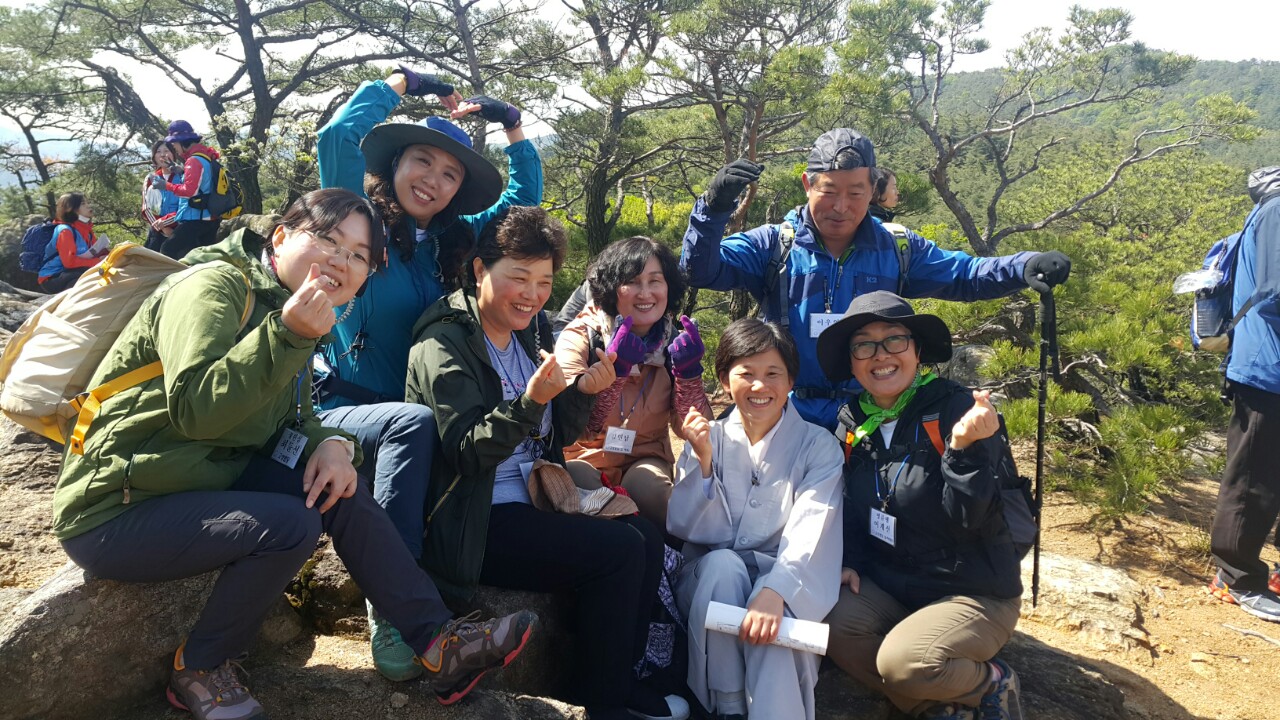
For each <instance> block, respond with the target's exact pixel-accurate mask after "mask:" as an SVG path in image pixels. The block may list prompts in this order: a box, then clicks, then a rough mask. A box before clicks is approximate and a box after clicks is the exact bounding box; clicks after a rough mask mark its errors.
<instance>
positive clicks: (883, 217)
mask: <svg viewBox="0 0 1280 720" xmlns="http://www.w3.org/2000/svg"><path fill="white" fill-rule="evenodd" d="M899 200H901V197H900V196H899V195H898V175H897V173H895V172H894V171H892V170H890V169H889V168H876V185H875V189H873V190H872V192H871V205H870V206H869V207H868V208H867V213H868V214H870V215H871V217H873V218H875V219H877V220H879V221H880V222H882V223H887V222H893V216H894V213H893V209H894V208H896V207H898V202H899Z"/></svg>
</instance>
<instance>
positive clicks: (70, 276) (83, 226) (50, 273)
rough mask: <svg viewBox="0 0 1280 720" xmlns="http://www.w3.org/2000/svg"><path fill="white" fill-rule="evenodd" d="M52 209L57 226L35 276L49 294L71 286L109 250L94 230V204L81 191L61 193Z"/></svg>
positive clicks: (108, 245)
mask: <svg viewBox="0 0 1280 720" xmlns="http://www.w3.org/2000/svg"><path fill="white" fill-rule="evenodd" d="M55 208H56V209H55V212H54V215H55V216H56V217H57V221H58V223H59V225H58V227H57V228H55V229H54V234H53V239H52V240H50V241H49V247H48V248H47V249H46V250H45V261H44V265H42V266H40V272H39V273H38V274H37V276H36V280H37V282H39V283H40V289H41V290H43V291H45V292H47V293H49V294H53V293H57V292H62V291H63V290H66V289H67V288H69V287H71V286H72V285H73V284H74V283H75V281H76V280H78V279H79V278H80V276H81V275H83V274H84V271H85V270H88V269H89V268H91V267H93V266H94V265H97V264H98V261H99V260H101V259H102V258H103V257H104V256H105V255H106V254H107V252H108V251H109V250H110V249H111V244H110V242H108V240H107V238H106V236H105V235H102V236H99V235H98V234H96V233H95V232H94V231H93V205H92V204H90V203H89V200H88V198H86V197H85V196H84V195H83V194H82V193H77V192H73V193H66V194H64V195H62V196H61V197H59V198H58V203H57V205H56V206H55Z"/></svg>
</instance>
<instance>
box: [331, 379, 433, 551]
mask: <svg viewBox="0 0 1280 720" xmlns="http://www.w3.org/2000/svg"><path fill="white" fill-rule="evenodd" d="M316 415H317V417H319V418H320V422H321V423H323V424H324V425H325V427H331V428H338V429H340V430H345V431H347V432H349V433H351V434H352V435H355V436H356V438H358V439H359V440H360V447H361V448H362V449H363V450H364V464H363V465H361V466H360V468H359V470H360V474H361V475H364V476H365V477H371V478H373V499H374V500H377V501H378V504H379V505H381V506H382V507H383V508H384V509H386V511H387V515H388V516H390V517H391V522H392V523H394V524H395V526H396V530H398V531H399V532H400V537H401V538H403V539H404V544H405V547H407V548H409V553H410V554H411V555H413V557H414V558H415V559H418V560H421V559H422V534H423V530H424V528H423V518H424V517H425V516H426V504H427V481H428V480H430V478H431V461H432V459H433V458H434V457H435V453H436V447H437V446H438V445H439V444H440V436H439V435H438V434H437V433H436V418H435V415H432V414H431V409H430V408H428V407H426V406H425V405H415V404H413V403H401V402H389V403H378V404H376V405H349V406H346V407H339V408H334V409H332V410H322V411H320V412H318V413H317V414H316Z"/></svg>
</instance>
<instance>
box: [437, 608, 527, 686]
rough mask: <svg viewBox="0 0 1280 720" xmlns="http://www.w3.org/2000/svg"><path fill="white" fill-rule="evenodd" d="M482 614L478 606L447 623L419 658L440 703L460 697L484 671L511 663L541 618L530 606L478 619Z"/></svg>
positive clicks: (474, 684) (478, 680) (474, 683)
mask: <svg viewBox="0 0 1280 720" xmlns="http://www.w3.org/2000/svg"><path fill="white" fill-rule="evenodd" d="M479 617H480V611H479V610H477V611H475V612H473V613H471V614H470V615H466V616H464V617H459V618H454V619H452V620H450V621H449V622H447V623H445V624H444V626H443V627H441V628H440V632H439V634H437V635H436V639H435V640H434V641H432V643H431V647H429V648H427V652H426V653H424V654H423V655H422V656H421V657H419V658H418V662H420V663H422V666H423V667H424V668H426V670H427V681H428V682H429V683H431V689H432V690H434V691H435V693H436V699H437V700H439V701H440V704H441V705H452V704H453V703H455V702H457V701H459V700H461V699H462V698H463V697H464V696H466V694H467V693H469V692H471V689H472V688H474V687H475V686H476V683H478V682H480V678H482V677H484V674H485V673H487V672H489V671H490V670H493V669H495V668H501V667H506V666H507V665H510V664H511V661H512V660H515V658H516V656H517V655H519V654H520V651H521V650H523V649H524V646H525V643H527V642H529V636H531V635H532V634H533V626H534V623H536V622H537V621H538V616H537V615H536V614H535V613H533V612H531V611H529V610H521V611H520V612H517V613H512V614H510V615H506V616H504V617H500V618H491V619H489V620H485V621H484V622H476V619H477V618H479Z"/></svg>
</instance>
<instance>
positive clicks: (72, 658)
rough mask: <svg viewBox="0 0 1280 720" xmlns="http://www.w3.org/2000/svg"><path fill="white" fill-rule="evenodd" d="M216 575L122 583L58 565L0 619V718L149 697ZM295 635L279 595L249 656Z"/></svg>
mask: <svg viewBox="0 0 1280 720" xmlns="http://www.w3.org/2000/svg"><path fill="white" fill-rule="evenodd" d="M216 577H217V573H208V574H205V575H201V576H198V577H194V578H189V579H186V580H180V581H176V582H168V583H147V584H125V583H117V582H110V581H107V580H92V579H88V578H86V577H85V573H84V571H83V570H81V569H80V568H78V567H76V566H75V565H73V564H70V563H68V564H67V566H66V567H65V568H63V570H61V571H60V572H59V573H58V574H56V575H54V577H53V578H51V579H50V580H49V581H48V582H46V583H45V584H44V586H42V587H41V588H40V589H39V590H37V591H35V592H33V593H31V594H30V595H28V596H27V597H25V598H23V599H21V600H20V601H18V602H17V603H16V604H14V605H13V606H12V607H11V608H10V609H9V611H8V613H6V614H5V616H4V617H3V618H0V668H3V670H2V671H0V717H5V718H15V719H26V718H30V719H31V720H36V719H37V718H39V719H40V720H81V719H83V720H89V718H102V717H111V716H112V714H113V713H116V712H119V711H122V710H123V709H124V708H126V707H128V706H129V705H131V704H133V703H135V702H137V700H138V696H139V694H140V693H146V692H158V690H159V688H161V687H163V686H164V683H165V682H166V681H167V680H168V668H169V667H170V663H171V661H172V658H173V652H174V649H175V648H177V647H178V645H179V644H180V643H181V642H182V638H183V636H184V635H185V633H186V632H187V630H188V629H189V628H190V627H191V625H192V624H193V623H194V622H195V620H196V617H197V615H198V614H199V612H200V609H201V608H203V607H204V602H205V599H206V598H207V597H208V596H209V590H210V588H212V587H213V583H214V580H215V579H216ZM301 633H302V625H301V623H300V622H299V621H298V617H297V614H296V613H294V612H293V611H292V609H290V608H289V606H288V604H287V603H285V601H284V600H283V598H282V599H281V601H280V604H278V605H277V606H276V608H275V610H274V611H273V612H272V615H271V617H270V618H269V619H268V620H267V622H266V623H265V624H264V625H263V630H262V632H261V634H260V635H259V640H258V644H259V647H258V650H259V651H262V650H270V649H272V648H276V647H279V646H280V645H283V644H284V643H287V642H290V641H292V640H295V639H297V638H298V637H299V636H300V635H301Z"/></svg>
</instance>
